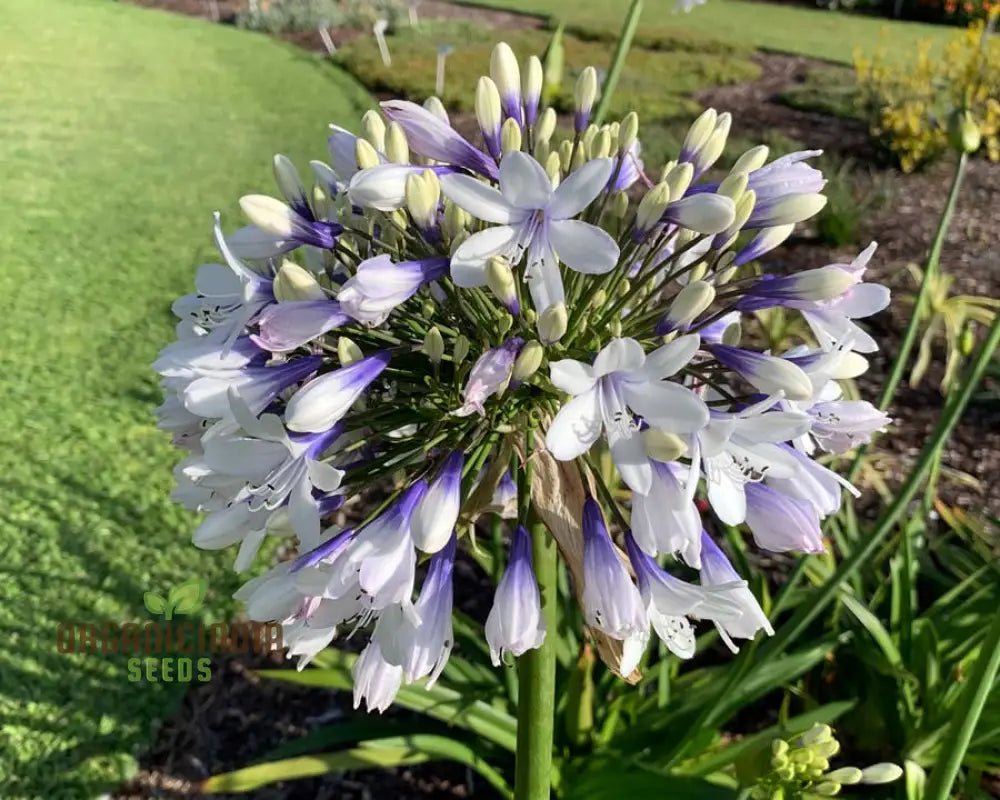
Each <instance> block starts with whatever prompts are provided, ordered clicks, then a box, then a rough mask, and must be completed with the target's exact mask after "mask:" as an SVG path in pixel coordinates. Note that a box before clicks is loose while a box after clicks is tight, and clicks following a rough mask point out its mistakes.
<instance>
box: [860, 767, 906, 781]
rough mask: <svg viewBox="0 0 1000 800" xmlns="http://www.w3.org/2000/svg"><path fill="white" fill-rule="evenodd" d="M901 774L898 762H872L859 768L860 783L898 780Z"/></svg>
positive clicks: (901, 770)
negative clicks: (868, 765)
mask: <svg viewBox="0 0 1000 800" xmlns="http://www.w3.org/2000/svg"><path fill="white" fill-rule="evenodd" d="M902 775H903V769H902V767H900V766H899V765H898V764H890V763H888V762H882V763H881V764H872V765H871V766H870V767H865V768H864V769H863V770H861V783H867V784H871V785H877V784H881V783H892V782H893V781H897V780H899V779H900V778H901V777H902Z"/></svg>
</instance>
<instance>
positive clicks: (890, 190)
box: [115, 0, 1000, 800]
mask: <svg viewBox="0 0 1000 800" xmlns="http://www.w3.org/2000/svg"><path fill="white" fill-rule="evenodd" d="M130 1H131V2H134V3H137V4H139V5H144V6H152V7H156V8H160V9H164V10H168V11H173V12H178V13H184V14H190V15H193V16H198V17H203V18H205V19H212V10H211V9H212V5H211V3H210V1H209V0H130ZM244 7H245V0H218V3H217V8H218V10H219V21H221V22H223V23H230V24H231V23H232V22H233V21H234V18H235V15H236V13H238V12H239V11H240V10H242V8H244ZM419 13H420V15H421V17H422V18H446V17H457V18H463V19H471V20H474V21H477V22H479V23H481V24H483V25H486V26H490V27H509V26H513V27H523V26H532V27H534V26H541V25H542V24H543V21H542V20H540V19H538V18H534V17H526V16H520V15H516V14H510V13H505V12H498V11H490V10H485V9H479V8H474V7H468V6H454V5H451V4H450V3H447V2H440V0H423V2H422V3H421V4H420V6H419ZM331 35H332V38H333V40H334V42H335V43H337V44H339V43H341V42H343V41H347V40H348V39H349V38H351V37H352V36H356V35H362V33H361V32H358V31H351V30H348V29H333V30H331ZM365 35H367V34H365ZM283 38H285V39H287V40H289V41H291V42H293V43H295V44H297V45H299V46H302V47H305V48H308V49H310V50H314V51H322V49H323V45H322V42H321V39H320V37H319V35H318V33H317V32H313V31H307V32H303V33H298V34H287V35H285V36H284V37H283ZM757 61H758V62H759V64H760V65H761V67H762V69H763V72H762V75H761V77H760V78H759V79H757V80H755V81H753V82H751V83H748V84H741V85H734V86H726V87H720V88H717V89H713V90H711V91H708V92H705V93H703V94H701V95H699V97H698V99H699V100H701V101H702V102H703V103H704V104H705V105H712V106H715V107H716V108H719V109H720V110H727V111H731V112H732V113H733V116H734V118H735V126H734V131H735V130H738V131H739V132H740V134H743V135H753V134H756V135H764V134H766V133H767V132H769V131H776V130H777V131H781V132H782V133H784V134H786V135H788V136H790V137H792V138H794V139H795V140H797V141H800V142H803V143H807V145H808V146H809V147H813V148H817V149H819V148H822V149H824V150H826V151H828V152H830V153H833V154H836V155H838V156H840V157H842V158H848V159H851V160H852V161H853V163H854V168H853V171H852V175H851V178H850V180H852V181H857V182H859V186H861V187H863V186H865V185H866V183H865V182H868V184H867V185H869V186H870V187H875V186H878V187H879V190H880V191H883V192H886V193H887V195H888V196H889V197H890V198H891V199H890V200H889V202H888V203H886V204H884V205H883V206H882V207H881V208H877V209H874V210H873V211H872V212H871V213H870V215H869V216H868V217H867V218H864V219H862V221H861V222H860V224H859V231H858V236H857V243H856V244H853V245H851V246H848V247H843V248H831V247H830V246H829V245H828V244H825V243H824V242H823V241H821V240H820V239H819V238H818V237H814V236H812V235H811V234H810V232H809V231H806V232H805V233H804V235H802V236H800V237H799V238H797V239H795V240H793V241H791V242H789V243H788V245H786V246H785V247H784V248H783V249H782V251H781V256H782V258H783V259H784V260H785V261H786V263H787V265H788V267H789V268H795V269H802V268H808V267H814V266H822V265H824V264H828V263H832V262H837V261H850V260H851V258H853V256H854V255H855V254H856V253H857V252H858V250H860V249H861V248H862V247H864V245H865V244H867V242H868V241H870V240H873V239H874V240H877V241H878V242H879V250H878V253H877V254H876V256H875V257H874V258H873V260H872V262H871V265H870V273H869V274H870V275H871V276H872V277H873V278H874V279H877V280H880V281H883V282H886V283H888V284H889V285H890V286H891V287H892V288H893V289H894V292H895V297H896V299H895V301H894V302H893V304H892V306H891V307H890V309H888V310H887V311H886V312H883V313H882V314H881V315H879V316H878V317H877V318H875V319H873V320H871V325H870V327H871V328H872V329H873V332H874V333H875V335H876V337H877V338H879V339H880V341H881V342H882V347H883V349H882V351H881V352H880V353H877V354H875V355H874V356H873V358H872V359H871V360H872V369H871V370H870V372H869V374H868V375H867V376H865V378H864V379H863V380H862V381H861V389H862V393H863V396H864V397H866V398H869V399H873V400H874V399H875V397H876V395H877V392H878V388H879V386H880V384H881V383H882V381H883V380H884V378H885V375H886V373H887V370H888V368H889V365H890V364H891V360H892V357H893V356H894V354H895V352H896V350H897V348H898V346H899V340H900V338H901V335H902V331H903V330H904V329H905V326H906V324H907V322H908V320H909V316H910V307H909V306H908V305H907V303H906V302H905V301H904V298H905V297H906V296H907V295H908V294H910V295H912V292H913V291H914V290H915V283H914V281H913V280H912V278H911V277H910V275H909V273H908V272H907V271H906V265H907V264H908V263H911V262H912V263H920V262H921V261H922V260H923V258H924V256H925V254H926V252H927V249H928V247H929V245H930V241H931V238H932V237H933V234H934V230H935V226H936V224H937V219H938V214H939V213H940V209H941V207H942V206H943V204H944V201H945V195H946V192H947V187H948V182H949V180H950V174H951V165H950V163H939V164H937V165H934V166H933V167H931V168H929V169H928V170H926V171H924V172H920V173H917V174H913V175H902V174H901V173H899V172H898V171H897V170H894V169H892V168H891V167H889V166H887V165H886V164H885V162H884V159H883V158H882V157H881V155H880V154H879V153H878V152H877V150H876V149H875V147H874V145H873V144H872V143H871V140H870V139H869V137H868V134H867V131H866V130H865V127H864V125H863V124H862V123H860V122H858V121H856V120H846V119H841V118H835V117H831V116H827V115H824V114H820V113H816V112H809V111H802V110H796V109H792V108H789V107H787V106H785V105H783V104H781V103H780V102H778V99H777V96H778V95H779V94H780V93H781V92H782V91H785V90H786V89H788V88H789V87H792V86H794V85H795V84H796V83H799V82H801V81H804V80H805V76H806V73H807V71H808V70H809V69H810V67H813V66H815V65H817V64H818V63H819V62H815V61H812V60H810V59H806V58H802V57H790V56H781V55H776V54H762V55H759V56H758V57H757ZM456 116H461V117H462V118H461V119H456V120H455V122H456V125H457V126H458V127H460V128H461V127H464V126H465V125H466V123H471V118H470V120H466V119H464V116H465V115H456ZM470 127H474V125H470ZM859 165H864V167H863V168H862V167H860V166H859ZM998 231H1000V165H998V164H990V163H988V162H986V161H985V160H983V159H976V160H974V161H973V162H972V164H971V166H970V168H969V171H968V175H967V178H966V182H965V185H964V186H963V189H962V193H961V196H960V198H959V202H958V208H957V211H956V215H955V221H954V223H953V225H952V228H951V233H950V234H949V236H948V240H947V243H946V246H945V249H944V254H943V257H942V261H941V264H942V268H943V269H944V270H945V271H947V272H948V273H949V274H953V275H954V276H955V277H956V286H955V290H956V291H958V292H961V293H967V294H979V295H984V296H987V297H1000V248H997V247H996V241H997V232H998ZM778 266H780V265H778ZM935 360H936V361H938V362H940V361H941V360H943V347H940V346H939V347H938V348H937V349H936V351H935ZM940 376H941V373H940V368H938V372H936V373H935V372H934V369H933V368H932V370H930V372H929V374H928V375H927V377H926V378H925V380H924V383H923V384H922V385H921V386H920V387H919V388H917V389H911V388H909V387H904V388H903V390H902V391H901V392H900V395H899V398H898V400H897V402H896V403H895V405H894V407H893V408H892V409H891V413H892V415H893V417H894V418H895V419H896V425H895V426H894V428H893V429H892V432H891V435H889V436H886V437H885V438H884V439H883V440H882V441H881V442H880V445H879V457H878V461H877V463H878V464H879V467H880V469H881V470H882V471H883V474H884V475H885V477H886V478H887V479H888V481H889V482H890V483H898V481H900V480H901V479H902V478H903V477H904V476H905V475H906V474H907V472H908V470H909V469H910V468H911V467H912V464H913V462H914V459H915V457H916V456H917V454H918V453H919V451H920V448H921V446H922V444H923V443H924V441H925V440H926V438H927V436H928V435H929V433H930V431H931V430H932V428H933V427H934V425H935V423H936V421H937V419H938V417H939V415H940V413H941V409H942V405H943V401H942V397H941V395H940V393H939V392H938V390H937V383H938V381H939V380H940ZM945 463H946V466H947V467H948V468H949V469H950V470H954V471H956V472H957V473H965V474H967V475H969V476H971V477H972V478H973V479H975V480H976V481H978V482H979V484H978V485H971V486H970V485H969V484H967V483H962V482H961V481H958V480H954V479H953V476H949V475H947V474H946V475H945V479H946V480H945V483H944V485H943V487H942V491H941V494H942V496H943V498H944V500H945V501H946V502H949V503H954V504H958V505H961V506H963V507H965V508H967V509H969V510H980V509H982V508H984V507H986V508H988V509H989V510H990V511H992V512H993V513H996V514H1000V490H998V489H997V488H996V487H995V486H994V485H993V484H994V483H995V482H997V480H998V479H1000V382H998V380H997V379H996V378H993V379H990V380H988V382H987V386H986V387H985V388H984V391H983V392H982V393H981V398H980V399H979V400H978V401H977V402H976V403H974V404H973V406H972V407H971V408H970V409H969V411H968V412H967V414H966V416H965V418H964V420H963V421H962V423H961V425H960V426H959V428H958V430H957V431H956V434H955V435H954V437H953V438H952V441H951V442H950V443H949V445H948V448H947V451H946V460H945ZM460 575H461V580H462V581H463V582H464V583H466V587H465V590H464V591H459V592H457V593H456V594H457V596H458V597H465V598H473V599H474V600H473V602H472V606H473V607H466V606H465V605H463V609H464V610H465V611H466V612H468V613H470V614H472V615H473V616H474V617H479V618H483V617H484V616H485V613H486V610H487V608H488V604H489V601H490V597H489V592H488V590H487V589H486V588H485V584H484V582H483V579H482V578H480V577H479V576H478V575H477V573H475V572H474V571H473V569H472V568H471V567H470V566H468V565H466V566H465V567H463V568H462V569H461V570H460ZM278 663H280V661H279V660H278V658H277V657H274V658H267V657H244V658H238V657H229V658H226V659H221V660H218V661H217V662H216V663H215V665H214V669H213V677H212V680H211V681H210V682H209V683H206V684H203V685H197V686H195V687H193V688H192V689H191V690H190V691H189V692H188V694H187V696H186V698H185V699H184V702H183V705H182V706H181V708H180V709H179V710H178V711H177V713H176V714H175V715H174V716H173V717H172V718H170V719H169V720H167V721H166V722H165V723H164V724H163V725H162V727H161V728H160V730H159V731H158V733H157V735H156V738H155V742H154V744H153V746H152V747H151V748H150V749H149V750H148V751H147V752H145V753H143V754H142V755H141V756H140V771H139V773H138V775H137V776H136V778H134V779H133V780H132V781H130V782H129V783H128V784H127V785H126V786H125V787H123V788H122V789H121V790H120V791H119V792H118V793H117V794H116V795H115V797H116V798H117V800H140V799H144V798H154V797H165V798H189V797H198V796H200V795H199V794H198V791H197V783H198V782H199V781H201V780H203V779H204V778H206V777H208V776H209V775H212V774H216V773H219V772H224V771H227V770H231V769H236V768H240V767H245V766H248V765H250V764H253V763H255V762H258V761H260V760H261V759H262V758H263V757H264V756H266V755H267V754H268V753H269V752H270V751H272V750H273V749H274V748H275V747H278V746H279V745H281V744H283V743H286V742H289V741H292V740H294V739H297V738H299V737H301V736H302V735H304V734H305V733H308V732H309V731H312V730H314V729H316V728H317V727H319V726H321V725H324V724H329V723H331V722H335V721H337V720H338V719H341V718H343V717H346V716H347V715H348V714H349V713H350V702H351V699H350V697H349V695H347V694H346V693H339V692H338V693H333V692H328V691H325V690H320V689H306V688H300V687H294V686H290V685H287V684H283V683H279V682H275V681H269V680H262V679H260V678H259V677H257V676H256V675H255V674H254V673H253V670H254V669H257V668H265V667H274V666H276V665H278ZM389 714H390V715H394V716H399V717H405V712H399V711H390V712H389ZM242 796H247V795H242ZM249 796H252V797H255V798H266V800H292V798H317V799H321V798H340V799H341V800H354V799H355V798H357V800H383V798H384V799H386V800H388V799H389V798H392V799H394V800H396V799H398V800H426V798H442V799H443V798H466V797H469V798H485V799H487V800H492V798H494V797H496V794H495V793H494V792H493V790H492V789H491V788H490V787H489V786H487V785H485V784H484V783H483V781H482V780H480V779H477V778H476V777H475V776H474V775H473V774H472V773H470V772H469V771H467V770H466V769H464V768H462V767H459V766H456V765H454V764H447V763H442V764H433V765H424V766H419V767H413V768H405V769H396V770H373V771H369V772H360V773H357V772H356V773H347V774H338V775H329V776H324V777H321V778H312V779H308V780H303V781H296V782H291V783H286V784H276V785H274V786H270V787H267V788H264V789H261V790H258V791H257V792H255V793H252V794H251V795H249Z"/></svg>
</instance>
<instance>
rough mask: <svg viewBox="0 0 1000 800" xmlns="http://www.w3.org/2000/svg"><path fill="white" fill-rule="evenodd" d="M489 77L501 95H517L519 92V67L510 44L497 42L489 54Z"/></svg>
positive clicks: (507, 96)
mask: <svg viewBox="0 0 1000 800" xmlns="http://www.w3.org/2000/svg"><path fill="white" fill-rule="evenodd" d="M490 77H492V78H493V82H494V83H495V84H496V86H497V89H498V90H499V92H500V96H501V97H506V98H509V97H519V96H520V94H521V69H520V67H518V65H517V58H516V57H515V56H514V51H513V50H511V49H510V45H509V44H507V43H506V42H499V43H498V44H497V45H496V46H495V47H494V48H493V52H492V53H491V54H490Z"/></svg>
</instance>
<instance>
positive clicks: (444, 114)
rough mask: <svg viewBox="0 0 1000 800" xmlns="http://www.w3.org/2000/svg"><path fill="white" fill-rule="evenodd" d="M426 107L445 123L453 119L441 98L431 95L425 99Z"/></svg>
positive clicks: (449, 122)
mask: <svg viewBox="0 0 1000 800" xmlns="http://www.w3.org/2000/svg"><path fill="white" fill-rule="evenodd" d="M424 108H426V109H427V110H428V111H430V112H431V113H432V114H433V115H434V116H435V117H437V118H438V119H439V120H441V121H442V122H444V123H447V124H449V125H450V124H451V120H449V119H448V109H446V108H445V107H444V103H442V102H441V100H440V98H438V97H435V96H434V95H431V96H430V97H428V98H427V99H426V100H424Z"/></svg>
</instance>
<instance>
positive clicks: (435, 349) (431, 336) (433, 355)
mask: <svg viewBox="0 0 1000 800" xmlns="http://www.w3.org/2000/svg"><path fill="white" fill-rule="evenodd" d="M424 352H425V353H426V354H427V357H428V358H429V359H430V360H431V361H433V362H434V363H435V364H437V363H438V362H439V361H441V358H442V357H443V356H444V337H443V336H442V335H441V331H439V330H438V329H437V326H436V325H435V326H434V327H433V328H431V329H430V330H429V331H427V335H426V336H425V337H424Z"/></svg>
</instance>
